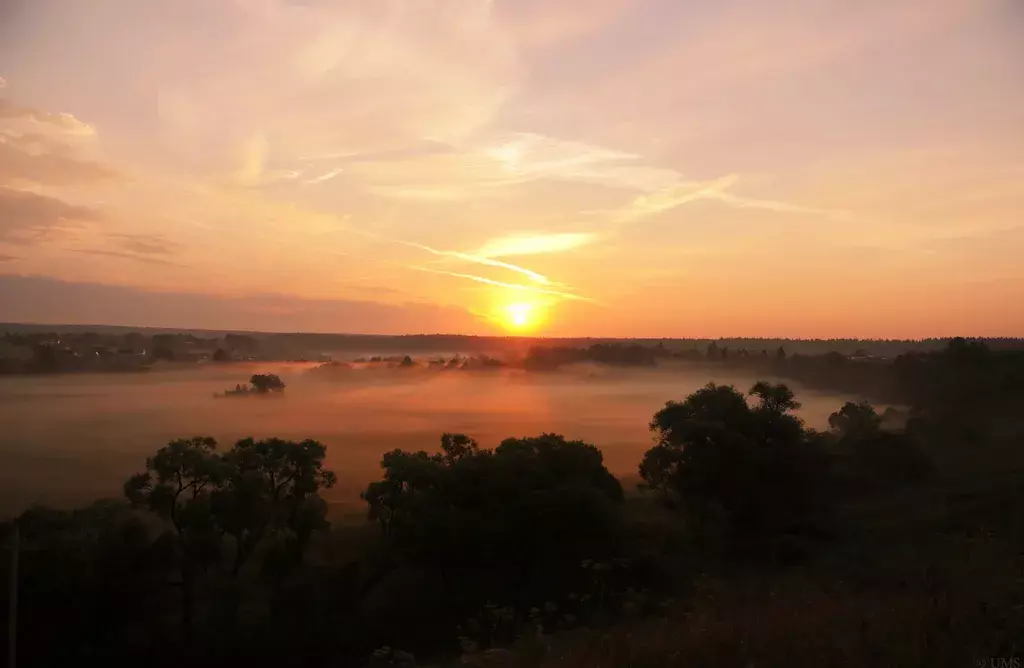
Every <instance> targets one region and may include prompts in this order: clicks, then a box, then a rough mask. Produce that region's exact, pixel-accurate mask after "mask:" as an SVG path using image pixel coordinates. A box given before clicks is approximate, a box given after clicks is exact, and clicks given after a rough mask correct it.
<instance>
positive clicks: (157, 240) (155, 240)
mask: <svg viewBox="0 0 1024 668" xmlns="http://www.w3.org/2000/svg"><path fill="white" fill-rule="evenodd" d="M107 236H108V238H110V239H112V240H113V241H114V242H115V243H117V244H118V245H119V246H121V248H123V249H125V250H126V251H129V252H132V253H137V254H139V255H171V254H172V253H174V252H176V251H177V250H179V249H180V248H181V246H180V244H178V243H176V242H173V241H170V240H169V239H167V238H166V237H163V236H160V235H158V234H108V235H107Z"/></svg>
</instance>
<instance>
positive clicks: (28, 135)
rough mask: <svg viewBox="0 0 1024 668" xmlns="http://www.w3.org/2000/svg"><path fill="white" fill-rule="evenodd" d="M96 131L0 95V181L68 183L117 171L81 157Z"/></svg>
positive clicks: (108, 175) (90, 180)
mask: <svg viewBox="0 0 1024 668" xmlns="http://www.w3.org/2000/svg"><path fill="white" fill-rule="evenodd" d="M95 141H96V131H95V130H94V129H93V128H92V126H90V125H88V124H86V123H83V122H82V121H80V120H78V119H77V118H75V117H74V116H73V115H71V114H65V113H52V112H48V111H42V110H39V109H33V108H31V107H25V106H22V105H19V104H16V103H14V102H12V101H10V100H6V99H3V98H0V184H5V183H7V184H10V183H14V182H18V181H28V182H32V183H38V184H46V185H58V186H60V185H68V184H71V183H76V182H93V181H98V180H102V179H108V178H111V177H113V176H115V175H116V172H115V171H114V170H112V169H110V168H108V167H106V166H104V165H102V164H100V163H99V162H96V161H94V160H91V159H88V157H85V156H83V155H82V151H83V149H86V148H92V147H94V146H95Z"/></svg>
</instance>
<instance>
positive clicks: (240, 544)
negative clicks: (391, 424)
mask: <svg viewBox="0 0 1024 668" xmlns="http://www.w3.org/2000/svg"><path fill="white" fill-rule="evenodd" d="M326 454H327V448H326V447H325V446H324V445H323V444H322V443H319V442H318V441H313V440H305V441H286V440H282V439H279V438H270V439H266V440H261V441H256V440H253V439H252V438H246V439H242V440H240V441H238V443H236V444H235V446H234V448H232V449H231V451H230V452H229V453H228V454H227V455H226V456H225V457H224V462H225V464H226V465H227V467H226V470H227V472H228V475H227V477H226V478H225V481H224V484H223V485H222V486H221V488H220V489H218V490H217V491H215V492H214V494H213V508H214V514H215V517H216V519H217V522H218V524H219V526H221V527H222V528H223V529H224V531H225V532H226V533H227V534H228V535H230V536H232V537H233V538H234V539H235V558H234V562H233V565H232V568H231V571H232V573H233V574H235V575H237V574H238V572H239V571H240V570H241V568H242V566H243V565H244V564H245V562H246V561H247V560H248V559H249V557H250V556H252V554H253V552H254V551H255V549H256V547H257V546H258V545H259V543H260V542H261V541H262V540H263V538H264V537H265V536H266V535H267V534H268V533H269V532H280V531H287V532H288V533H289V534H290V541H291V543H292V545H293V547H294V551H295V554H296V556H297V557H298V558H300V559H301V556H302V553H303V552H304V550H305V547H306V545H307V544H308V542H309V538H310V535H311V533H312V531H314V530H318V529H326V528H327V526H328V524H327V522H326V520H325V515H326V510H327V509H326V506H325V505H324V504H323V501H322V500H321V499H320V497H319V496H318V493H319V491H320V490H321V489H329V488H330V487H332V486H333V485H334V484H335V482H336V481H337V477H336V476H335V474H334V473H333V472H332V471H327V470H325V469H324V468H323V460H324V457H325V456H326Z"/></svg>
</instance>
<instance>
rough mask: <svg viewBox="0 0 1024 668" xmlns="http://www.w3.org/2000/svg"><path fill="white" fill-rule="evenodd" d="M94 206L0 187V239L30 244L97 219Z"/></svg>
mask: <svg viewBox="0 0 1024 668" xmlns="http://www.w3.org/2000/svg"><path fill="white" fill-rule="evenodd" d="M100 219H101V215H100V213H99V212H97V211H96V210H94V209H89V208H86V207H82V206H75V205H72V204H68V203H67V202H64V201H62V200H59V199H55V198H53V197H47V196H45V195H39V194H36V193H32V192H27V191H22V190H14V189H12V188H0V240H3V241H6V242H8V243H33V242H37V241H41V240H43V239H46V238H48V237H50V236H52V235H53V234H54V233H56V232H59V231H61V230H66V229H68V228H71V227H75V226H78V225H80V224H81V223H82V222H90V221H98V220H100Z"/></svg>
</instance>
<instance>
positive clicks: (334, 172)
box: [306, 167, 345, 186]
mask: <svg viewBox="0 0 1024 668" xmlns="http://www.w3.org/2000/svg"><path fill="white" fill-rule="evenodd" d="M344 171H345V170H344V169H342V168H341V167H338V168H337V169H332V170H330V171H329V172H325V173H323V174H321V175H320V176H314V177H313V178H311V179H309V180H308V181H306V185H310V186H312V185H316V184H317V183H323V182H324V181H330V180H331V179H333V178H334V177H335V176H337V175H338V174H341V173H342V172H344Z"/></svg>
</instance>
